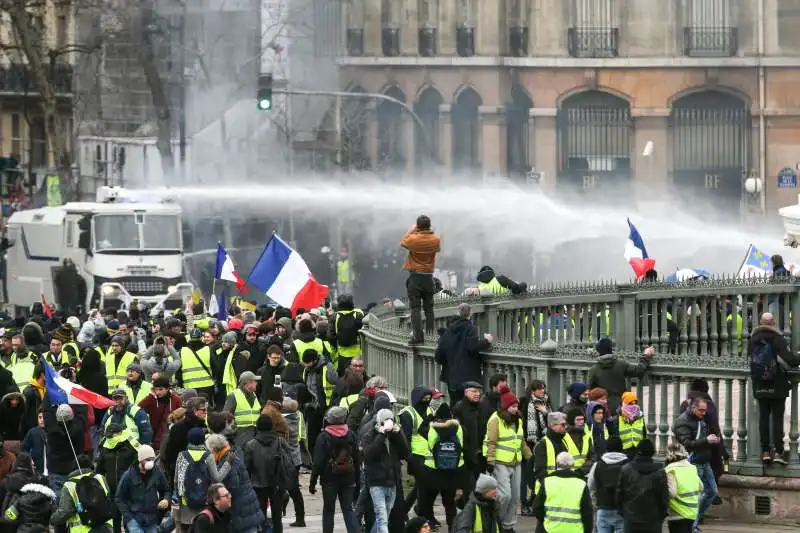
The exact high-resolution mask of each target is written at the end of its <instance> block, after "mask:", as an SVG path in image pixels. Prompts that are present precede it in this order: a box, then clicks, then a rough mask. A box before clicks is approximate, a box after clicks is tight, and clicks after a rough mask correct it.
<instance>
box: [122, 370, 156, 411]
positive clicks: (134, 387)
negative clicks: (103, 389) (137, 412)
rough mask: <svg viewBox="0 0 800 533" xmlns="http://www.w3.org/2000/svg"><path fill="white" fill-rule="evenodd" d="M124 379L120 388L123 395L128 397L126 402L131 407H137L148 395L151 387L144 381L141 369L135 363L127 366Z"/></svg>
mask: <svg viewBox="0 0 800 533" xmlns="http://www.w3.org/2000/svg"><path fill="white" fill-rule="evenodd" d="M126 378H127V379H126V380H125V383H124V384H123V385H122V388H123V389H125V394H127V395H128V401H129V402H130V403H131V404H133V405H139V404H140V403H141V401H142V400H144V399H145V398H146V397H147V396H149V395H150V393H151V392H152V389H153V386H152V385H151V384H150V383H149V382H147V381H145V380H144V374H142V367H141V366H140V365H139V363H136V362H134V363H131V364H129V365H128V368H127V369H126Z"/></svg>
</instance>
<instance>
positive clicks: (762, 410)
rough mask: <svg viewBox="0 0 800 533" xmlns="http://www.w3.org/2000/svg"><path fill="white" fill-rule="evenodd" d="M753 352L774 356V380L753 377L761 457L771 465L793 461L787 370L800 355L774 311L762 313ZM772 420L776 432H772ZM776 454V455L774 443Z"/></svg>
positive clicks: (752, 348) (756, 330) (790, 387)
mask: <svg viewBox="0 0 800 533" xmlns="http://www.w3.org/2000/svg"><path fill="white" fill-rule="evenodd" d="M750 353H751V354H753V355H755V354H760V353H763V354H764V357H766V358H767V359H770V358H771V361H772V365H773V368H774V372H773V373H774V375H773V376H772V377H771V378H770V379H763V378H759V376H755V375H754V376H752V378H753V395H754V396H755V398H756V400H758V430H759V434H760V436H761V460H762V461H763V462H764V463H767V464H769V463H770V462H772V461H775V462H776V463H778V464H782V465H784V466H785V465H787V464H789V450H784V449H783V415H784V413H785V411H786V398H788V397H789V393H790V392H791V390H792V384H791V382H790V380H789V377H788V375H787V373H786V371H787V370H788V369H790V368H797V366H798V365H800V357H798V356H797V355H795V354H794V353H793V352H792V350H791V349H790V348H789V345H788V344H787V343H786V338H785V337H784V336H783V333H782V332H781V331H780V330H779V329H778V328H777V322H776V321H775V316H774V315H773V314H772V313H764V314H763V315H761V320H760V321H759V326H758V327H757V328H756V329H755V330H753V334H752V336H751V337H750ZM770 422H772V431H771V432H770ZM771 445H774V446H775V453H774V455H773V454H772V446H771Z"/></svg>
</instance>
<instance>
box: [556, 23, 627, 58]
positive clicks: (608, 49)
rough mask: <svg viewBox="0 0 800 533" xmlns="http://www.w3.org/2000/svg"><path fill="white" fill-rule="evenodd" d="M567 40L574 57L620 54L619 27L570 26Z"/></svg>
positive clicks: (613, 55) (615, 55)
mask: <svg viewBox="0 0 800 533" xmlns="http://www.w3.org/2000/svg"><path fill="white" fill-rule="evenodd" d="M567 41H568V46H569V55H571V56H572V57H617V56H618V55H619V28H569V29H568V30H567Z"/></svg>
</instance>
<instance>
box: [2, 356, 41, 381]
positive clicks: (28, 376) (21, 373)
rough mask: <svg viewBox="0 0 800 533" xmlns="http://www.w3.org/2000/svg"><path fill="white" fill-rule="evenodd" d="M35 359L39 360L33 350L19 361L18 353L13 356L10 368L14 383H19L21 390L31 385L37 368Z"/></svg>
mask: <svg viewBox="0 0 800 533" xmlns="http://www.w3.org/2000/svg"><path fill="white" fill-rule="evenodd" d="M35 360H38V357H37V356H36V354H34V353H33V352H28V357H27V358H25V359H22V360H19V361H18V360H17V355H16V354H14V355H13V357H12V358H11V364H10V365H9V366H8V369H9V370H10V371H11V375H12V377H13V378H14V383H16V384H17V387H19V390H24V389H25V387H27V386H28V385H30V383H31V380H32V379H33V371H34V369H35V368H36V363H35V362H34V361H35Z"/></svg>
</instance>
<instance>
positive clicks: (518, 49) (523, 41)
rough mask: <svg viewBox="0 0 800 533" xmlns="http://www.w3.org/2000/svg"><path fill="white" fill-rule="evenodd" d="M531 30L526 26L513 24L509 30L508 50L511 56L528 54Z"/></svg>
mask: <svg viewBox="0 0 800 533" xmlns="http://www.w3.org/2000/svg"><path fill="white" fill-rule="evenodd" d="M528 43H529V30H528V28H527V27H525V26H512V27H511V28H510V29H509V30H508V51H509V55H510V56H511V57H525V56H527V55H528Z"/></svg>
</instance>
